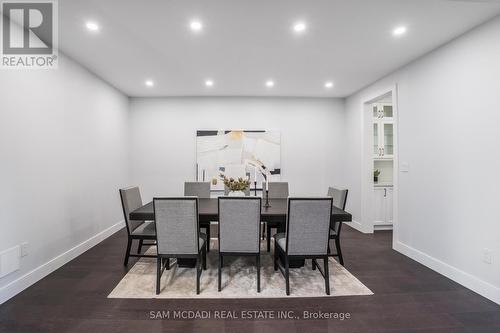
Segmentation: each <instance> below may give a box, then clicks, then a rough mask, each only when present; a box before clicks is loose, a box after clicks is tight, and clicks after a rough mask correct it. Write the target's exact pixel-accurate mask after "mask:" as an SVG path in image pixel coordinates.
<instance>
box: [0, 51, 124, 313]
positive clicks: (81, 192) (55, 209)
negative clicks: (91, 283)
mask: <svg viewBox="0 0 500 333" xmlns="http://www.w3.org/2000/svg"><path fill="white" fill-rule="evenodd" d="M59 61H60V62H59V69H57V70H24V71H21V70H4V71H1V74H0V100H1V106H0V161H1V162H0V184H1V185H0V225H1V228H0V230H1V231H0V252H1V251H3V250H5V249H8V248H11V247H13V246H16V245H19V244H21V243H22V242H29V246H28V249H29V254H28V256H26V257H24V258H22V259H21V269H20V270H19V271H17V272H15V273H11V274H10V275H7V276H5V277H3V278H1V279H0V303H2V302H3V301H5V300H6V299H7V298H9V297H11V296H13V295H14V294H16V293H17V292H19V291H20V290H22V289H24V288H26V287H27V286H29V285H30V284H31V283H33V282H35V281H36V280H38V279H40V278H41V277H43V276H44V275H46V274H48V273H49V272H50V271H52V270H53V269H55V268H57V267H59V266H60V265H62V264H64V263H65V262H67V261H68V260H69V259H71V258H73V257H74V256H76V255H78V254H79V253H81V252H82V251H84V250H85V249H87V248H89V247H91V246H92V245H94V244H96V243H97V242H98V241H100V240H101V239H103V238H104V237H106V236H108V235H109V234H111V233H112V232H113V231H115V230H117V229H118V228H119V227H121V226H122V224H121V223H119V224H117V223H118V222H120V221H121V220H123V216H122V213H121V208H120V203H119V196H118V187H119V186H123V185H125V184H126V183H127V180H128V179H127V177H128V169H127V162H128V159H127V129H128V128H127V121H128V114H127V110H128V98H127V97H125V96H124V95H122V94H121V93H120V92H118V91H117V90H115V89H114V88H112V87H110V86H109V85H107V84H106V83H104V82H103V81H101V80H100V79H98V78H97V77H95V76H94V75H93V74H91V73H89V72H88V71H87V70H85V69H83V68H82V67H81V66H80V65H77V64H76V63H74V62H73V61H71V60H70V59H68V58H66V57H65V56H64V55H63V54H61V53H60V58H59ZM75 247H76V248H75Z"/></svg>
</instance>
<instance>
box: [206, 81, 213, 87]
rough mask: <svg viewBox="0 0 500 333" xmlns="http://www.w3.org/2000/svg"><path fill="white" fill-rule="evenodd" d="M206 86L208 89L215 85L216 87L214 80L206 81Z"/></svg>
mask: <svg viewBox="0 0 500 333" xmlns="http://www.w3.org/2000/svg"><path fill="white" fill-rule="evenodd" d="M205 85H206V86H207V87H213V85H214V81H212V80H206V81H205Z"/></svg>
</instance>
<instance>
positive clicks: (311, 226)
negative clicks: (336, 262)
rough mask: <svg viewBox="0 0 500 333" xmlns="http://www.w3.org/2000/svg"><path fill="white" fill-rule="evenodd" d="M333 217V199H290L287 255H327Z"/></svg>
mask: <svg viewBox="0 0 500 333" xmlns="http://www.w3.org/2000/svg"><path fill="white" fill-rule="evenodd" d="M331 215H332V198H330V197H322V198H289V199H288V215H287V230H286V236H287V240H286V241H287V249H286V250H287V253H288V254H289V255H326V254H327V249H328V239H329V232H330V218H331Z"/></svg>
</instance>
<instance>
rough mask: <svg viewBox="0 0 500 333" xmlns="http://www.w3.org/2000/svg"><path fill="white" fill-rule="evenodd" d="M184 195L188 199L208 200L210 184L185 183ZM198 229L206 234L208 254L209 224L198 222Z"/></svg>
mask: <svg viewBox="0 0 500 333" xmlns="http://www.w3.org/2000/svg"><path fill="white" fill-rule="evenodd" d="M184 195H185V196H188V197H198V198H199V199H209V198H210V183H209V182H185V183H184ZM200 228H203V229H205V233H206V234H207V241H208V244H207V251H208V252H210V239H211V235H210V222H205V221H203V222H200Z"/></svg>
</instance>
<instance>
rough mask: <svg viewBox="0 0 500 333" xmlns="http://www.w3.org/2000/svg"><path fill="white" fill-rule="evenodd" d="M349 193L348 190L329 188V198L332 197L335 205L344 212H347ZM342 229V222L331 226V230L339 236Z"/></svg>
mask: <svg viewBox="0 0 500 333" xmlns="http://www.w3.org/2000/svg"><path fill="white" fill-rule="evenodd" d="M347 192H348V191H347V189H338V188H335V187H329V188H328V196H329V197H332V199H333V205H334V206H335V207H337V208H340V209H342V210H345V205H346V203H347ZM341 227H342V222H335V223H332V224H331V228H332V229H333V230H334V231H335V233H336V234H337V235H340V230H341Z"/></svg>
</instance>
